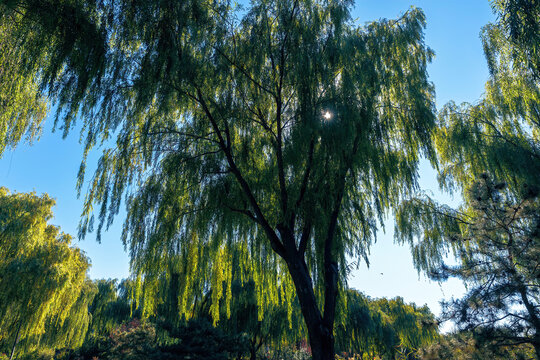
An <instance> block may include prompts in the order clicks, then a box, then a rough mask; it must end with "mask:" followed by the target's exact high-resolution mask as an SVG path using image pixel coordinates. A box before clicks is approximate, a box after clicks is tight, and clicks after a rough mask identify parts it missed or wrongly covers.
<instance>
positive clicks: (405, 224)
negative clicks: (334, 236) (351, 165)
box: [397, 0, 540, 358]
mask: <svg viewBox="0 0 540 360" xmlns="http://www.w3.org/2000/svg"><path fill="white" fill-rule="evenodd" d="M492 4H493V8H494V10H495V12H496V14H497V15H498V17H499V20H498V22H497V23H494V24H488V25H487V26H485V27H484V29H483V30H482V40H483V43H484V51H485V54H486V58H487V61H488V66H489V70H490V78H489V80H488V82H487V83H486V92H485V96H484V97H483V98H482V99H480V101H478V102H477V103H476V104H462V105H461V106H456V105H455V104H453V103H450V104H448V105H447V106H445V107H444V108H443V110H442V111H441V112H440V117H439V121H440V122H439V129H438V131H437V132H436V137H435V138H436V144H437V149H438V150H439V151H438V154H439V156H440V160H441V161H440V163H441V165H442V167H441V174H440V175H441V177H440V180H441V185H442V186H443V187H445V186H446V187H448V188H450V189H455V188H457V189H458V190H461V191H462V193H463V195H464V200H465V201H464V204H463V205H462V206H461V207H460V208H459V209H451V208H449V207H446V206H441V205H439V204H437V203H436V202H434V201H432V200H431V199H429V198H421V199H414V200H412V201H410V202H409V203H408V204H407V205H406V206H404V207H403V208H402V210H403V211H400V215H399V216H398V222H397V223H398V228H399V230H401V231H402V232H401V236H402V239H403V240H405V241H409V242H410V243H411V245H412V247H413V252H414V257H415V260H416V263H417V266H418V268H419V269H420V268H424V269H427V270H428V271H429V272H430V273H431V274H432V275H433V276H434V277H435V278H447V277H448V276H457V277H459V278H461V279H463V280H464V281H465V282H466V283H467V284H468V285H469V289H468V291H467V294H466V295H465V297H464V298H463V299H460V300H458V301H454V302H453V303H452V304H449V306H448V307H447V308H446V311H445V312H446V314H447V315H448V317H450V318H452V317H453V318H454V320H458V322H459V323H460V325H462V326H464V327H466V328H468V329H471V328H478V329H482V331H483V332H484V333H487V334H488V337H490V338H491V339H494V338H497V339H499V340H501V339H502V341H503V342H505V343H507V344H514V345H516V344H520V343H529V344H532V345H533V346H534V347H535V351H536V356H537V357H538V358H540V346H539V344H540V327H539V326H540V303H539V301H540V298H539V293H538V286H539V281H538V280H539V278H538V266H539V264H538V251H539V242H538V211H539V210H538V209H539V208H538V196H539V189H540V188H539V186H540V182H539V179H540V137H539V136H540V86H539V85H540V82H539V80H540V78H539V77H538V70H539V69H538V64H539V61H538V59H540V57H539V54H538V51H537V49H538V46H539V44H540V39H539V37H538V31H537V29H538V24H539V23H540V4H539V3H538V2H535V1H527V0H524V1H520V0H508V1H493V2H492ZM415 238H416V239H418V240H419V241H416V239H415ZM449 251H453V252H454V254H455V255H457V257H458V260H459V263H458V264H457V265H456V266H447V265H445V264H444V262H443V257H444V255H445V254H447V253H448V252H449ZM455 315H459V316H455ZM486 329H487V330H489V331H488V332H486V331H485V330H486ZM488 340H489V339H488Z"/></svg>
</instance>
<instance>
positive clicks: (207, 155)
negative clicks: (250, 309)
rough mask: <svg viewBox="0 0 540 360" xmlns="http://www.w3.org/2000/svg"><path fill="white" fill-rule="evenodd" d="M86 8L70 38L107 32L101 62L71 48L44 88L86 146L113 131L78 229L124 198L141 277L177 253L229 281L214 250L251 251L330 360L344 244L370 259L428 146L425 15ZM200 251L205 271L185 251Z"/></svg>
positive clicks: (200, 274)
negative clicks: (373, 18) (291, 295)
mask: <svg viewBox="0 0 540 360" xmlns="http://www.w3.org/2000/svg"><path fill="white" fill-rule="evenodd" d="M7 3H8V4H9V5H8V6H11V7H12V8H16V10H17V11H18V12H21V13H23V14H25V13H27V12H28V11H30V10H31V9H32V6H30V7H29V8H30V10H29V9H28V8H27V7H24V6H20V7H17V6H18V5H17V4H21V3H29V4H30V5H32V4H33V1H29V0H27V1H25V2H20V3H15V4H13V3H12V2H7ZM68 3H69V4H71V3H77V1H73V2H68ZM82 3H83V5H84V6H80V7H79V8H77V9H80V10H79V12H78V13H81V12H82V13H83V14H87V17H86V18H88V19H90V20H89V23H91V24H94V25H95V26H93V27H89V28H88V29H90V30H92V31H94V30H95V29H97V30H96V31H94V32H93V33H92V34H96V36H93V37H92V39H89V40H91V42H89V43H88V44H85V43H84V42H79V43H76V45H77V46H75V47H74V49H76V50H77V51H79V50H81V49H82V50H85V49H86V50H88V51H86V52H84V51H83V52H82V54H90V56H91V60H92V61H88V62H87V63H88V64H98V65H99V64H100V63H99V61H98V60H99V59H101V57H100V56H101V55H102V53H101V52H99V51H98V50H99V49H100V47H99V46H97V45H96V42H99V41H98V40H99V39H101V38H100V36H101V35H103V36H105V39H104V43H105V44H106V46H107V48H106V52H105V55H103V57H104V59H105V60H104V64H105V65H104V66H103V67H102V68H100V67H99V66H98V67H96V69H102V70H103V72H102V73H100V72H99V71H97V70H96V71H94V72H89V71H88V69H87V68H86V67H85V66H83V64H85V60H86V59H84V57H82V56H75V55H76V54H78V53H77V52H76V53H75V55H70V54H69V53H68V56H67V61H65V62H63V60H64V59H61V58H58V59H57V58H53V59H51V62H52V64H53V66H52V67H49V66H47V69H49V68H54V69H57V72H55V73H54V74H53V75H52V76H50V77H49V78H48V80H49V84H50V86H49V88H48V89H49V90H51V93H50V94H51V95H52V96H57V98H58V99H59V100H60V102H59V106H58V109H59V110H58V111H59V116H60V118H63V119H64V120H65V121H66V123H65V124H66V125H65V126H66V128H69V124H70V121H71V119H72V118H73V115H74V114H76V113H77V111H78V110H80V111H81V118H82V119H83V122H84V125H83V128H84V129H83V132H84V134H85V135H83V137H84V138H85V139H86V149H87V150H89V149H90V148H91V147H92V146H93V145H95V144H97V143H99V142H101V141H107V140H109V141H110V138H111V137H112V136H116V144H115V145H114V146H113V147H112V148H110V149H105V150H104V153H103V156H102V157H101V159H100V160H99V163H98V168H97V170H96V173H95V175H94V177H93V179H92V181H91V182H90V187H89V189H88V192H87V196H86V199H85V208H84V213H83V221H82V223H81V226H80V235H82V236H84V235H85V234H86V233H87V232H88V231H90V230H92V229H93V225H94V217H93V216H94V215H93V214H94V213H93V209H94V205H98V206H99V210H98V219H97V231H98V234H99V233H100V231H101V230H102V227H103V226H107V225H109V224H110V223H111V222H112V219H113V218H114V216H115V215H116V214H117V213H118V211H119V207H120V204H121V199H122V197H123V194H125V195H126V197H127V206H128V218H127V220H126V223H125V227H124V236H123V239H124V241H125V242H126V245H127V247H128V248H129V249H130V254H131V258H132V261H133V270H134V272H135V273H136V274H137V275H141V278H142V277H143V276H144V275H145V273H146V272H147V271H153V272H154V273H155V272H156V271H157V270H156V266H152V264H162V263H163V261H164V259H168V258H174V257H175V256H176V257H177V258H179V259H187V260H186V261H188V262H187V264H190V270H189V271H188V272H187V273H188V274H190V275H189V276H193V278H194V279H199V280H200V279H208V277H209V275H208V274H210V273H213V274H216V275H213V276H215V278H214V280H213V281H215V282H216V284H219V283H220V281H219V280H220V277H219V276H224V275H220V274H226V273H227V269H228V267H227V266H224V265H225V264H227V263H228V262H227V261H219V260H220V259H221V260H223V259H225V260H226V256H228V255H227V254H230V253H231V252H235V251H237V250H236V249H238V248H239V247H242V248H244V249H246V251H248V252H249V254H250V257H251V258H253V259H254V260H253V262H252V263H251V264H248V265H250V266H253V271H254V272H255V273H256V274H257V275H255V276H254V278H255V279H256V280H258V279H259V280H260V281H263V282H264V281H267V283H269V284H271V282H272V280H274V279H277V281H278V282H287V281H289V282H292V284H293V285H294V288H295V289H296V295H297V296H298V300H299V303H300V306H301V309H302V314H303V316H304V319H305V322H306V326H307V329H308V333H309V340H310V343H311V348H312V350H313V354H314V357H315V359H331V358H333V353H334V338H333V332H334V318H335V313H336V302H337V298H338V293H339V289H340V288H343V287H344V286H345V284H346V283H345V280H346V272H347V270H346V269H347V267H346V254H349V255H353V256H363V257H366V258H367V250H368V248H369V244H370V243H371V241H372V239H373V237H374V235H375V231H376V224H377V221H378V220H381V218H382V217H383V214H384V212H385V211H386V210H387V209H388V208H390V207H391V206H393V205H395V204H397V203H398V202H399V201H400V199H401V198H402V197H403V196H407V195H409V193H410V191H411V190H412V189H414V188H415V187H416V185H417V164H418V159H419V157H420V156H421V154H424V155H425V156H427V157H428V158H430V159H433V157H434V156H433V149H432V145H431V132H432V129H433V127H434V115H433V111H434V104H433V89H432V86H431V84H430V83H429V82H428V81H427V74H426V65H427V63H428V62H429V61H430V59H431V57H432V52H431V51H430V50H429V49H428V48H427V47H426V46H425V44H424V37H423V27H424V25H425V18H424V14H423V13H422V12H421V11H420V10H418V9H411V10H409V11H407V12H406V13H404V14H403V15H402V16H401V17H400V18H399V19H397V20H391V21H389V20H381V21H378V22H374V23H371V24H368V25H366V26H358V25H356V24H354V22H353V21H352V20H351V18H350V14H349V8H350V6H351V4H352V2H351V1H295V0H282V1H281V0H280V1H277V0H275V1H255V2H253V3H251V5H250V6H249V8H248V9H245V10H240V9H236V8H234V7H231V4H230V3H229V2H227V1H217V0H215V1H210V0H197V1H195V0H191V1H183V2H178V1H171V0H163V1H145V0H138V1H104V2H103V1H101V2H96V3H98V4H104V7H102V8H99V7H98V8H97V9H98V10H97V11H94V9H96V7H95V6H94V5H92V4H94V2H92V1H90V0H87V1H82ZM85 11H86V12H85ZM96 14H97V15H96ZM77 20H80V19H79V18H77ZM92 21H93V22H92ZM79 22H80V21H79ZM84 24H86V22H85V23H84ZM23 26H24V25H23ZM38 29H42V31H44V32H46V31H47V28H46V27H44V26H42V27H41V28H39V27H38ZM88 29H86V28H84V27H80V26H79V27H77V26H74V27H73V29H72V30H73V31H72V32H71V33H70V35H71V36H72V37H74V38H77V36H79V35H81V34H80V33H81V32H82V31H85V30H88ZM72 34H75V35H72ZM81 36H82V35H81ZM84 36H88V35H86V34H84ZM53 45H54V44H53ZM23 46H24V44H23ZM53 48H54V46H53ZM90 49H97V50H95V51H94V52H90ZM35 54H39V51H31V52H30V53H29V56H32V55H35ZM92 54H93V55H95V56H93V57H92ZM100 54H101V55H100ZM58 63H61V64H64V65H65V66H63V67H62V66H54V64H56V65H58ZM46 64H49V63H48V62H46ZM88 66H89V65H88ZM92 69H94V68H92ZM62 71H65V73H63V72H62ZM45 74H47V72H46V71H45ZM77 80H82V81H79V82H77ZM77 84H79V85H81V86H82V88H83V89H86V90H87V91H82V92H81V91H78V90H79V89H80V87H77V86H75V85H77ZM85 86H86V88H85ZM83 163H84V161H83ZM83 177H84V166H83V167H82V168H81V173H80V179H81V181H80V183H79V184H80V185H81V186H82V184H83V181H82V179H83ZM98 236H99V235H98ZM192 248H193V249H192ZM199 249H205V250H204V251H207V252H206V253H205V254H206V255H207V256H210V258H208V259H207V260H205V263H204V266H203V265H201V266H199V265H200V264H193V263H189V258H188V256H187V255H186V254H190V252H191V253H194V252H197V251H198V250H199ZM201 251H202V250H201ZM164 254H167V256H164ZM199 259H204V258H203V257H199ZM180 263H181V264H182V261H180ZM182 266H184V265H182ZM287 274H288V275H287ZM184 281H185V282H184V283H187V284H191V286H194V284H199V285H200V286H204V284H207V282H204V281H191V280H189V281H188V279H184ZM272 291H273V290H272V287H269V288H268V289H267V288H264V291H262V292H261V293H259V294H258V296H259V297H264V296H266V297H271V296H275V295H272V293H271V292H272Z"/></svg>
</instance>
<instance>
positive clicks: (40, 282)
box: [0, 188, 91, 358]
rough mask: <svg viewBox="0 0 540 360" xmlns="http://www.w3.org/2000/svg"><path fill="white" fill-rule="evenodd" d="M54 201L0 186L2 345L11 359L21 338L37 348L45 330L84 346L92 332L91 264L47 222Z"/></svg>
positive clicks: (54, 339) (59, 341)
mask: <svg viewBox="0 0 540 360" xmlns="http://www.w3.org/2000/svg"><path fill="white" fill-rule="evenodd" d="M53 205H54V200H52V199H51V198H49V197H48V196H47V195H43V196H42V197H38V196H36V195H35V194H33V193H31V194H17V193H15V194H10V193H9V191H8V190H7V189H5V188H0V229H1V233H0V289H2V291H1V292H0V346H1V347H2V348H3V349H6V350H9V353H10V354H11V355H10V357H11V358H13V356H14V354H15V351H16V346H17V345H18V343H19V342H21V341H22V342H23V344H24V348H25V350H29V349H30V350H31V349H32V348H33V347H35V346H37V345H38V344H39V342H40V340H41V338H42V336H43V334H44V333H45V332H47V335H45V336H44V337H45V338H48V339H49V340H51V343H52V344H53V345H63V346H71V345H74V346H77V345H80V343H81V342H82V340H83V339H84V335H85V333H86V327H87V325H88V321H89V314H88V311H87V309H85V306H84V305H85V304H87V302H88V299H89V297H90V296H91V294H89V292H91V291H89V290H88V283H87V280H86V271H87V269H88V267H89V262H88V259H87V258H86V256H84V254H83V253H82V252H81V251H80V250H79V249H77V248H74V247H71V246H70V241H71V237H70V236H69V235H67V234H64V233H61V232H60V230H59V229H58V228H57V227H55V226H53V225H48V224H47V221H48V220H50V219H51V218H52V211H51V207H52V206H53ZM90 298H91V297H90ZM68 316H73V317H74V318H73V319H69V320H67V321H66V319H67V318H68ZM48 325H49V326H48ZM49 331H50V332H51V334H49V333H48V332H49Z"/></svg>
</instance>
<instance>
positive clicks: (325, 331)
mask: <svg viewBox="0 0 540 360" xmlns="http://www.w3.org/2000/svg"><path fill="white" fill-rule="evenodd" d="M289 260H290V261H287V265H288V267H289V272H290V274H291V277H292V279H293V282H294V286H295V288H296V294H297V296H298V300H299V302H300V308H301V310H302V315H303V316H304V320H305V322H306V326H307V330H308V336H309V345H310V346H311V353H312V356H313V360H334V334H333V325H334V318H333V316H331V318H330V317H326V318H325V321H323V316H322V315H321V311H320V310H319V307H318V305H317V301H316V298H315V293H314V290H313V284H312V281H311V276H310V275H309V271H308V268H307V265H306V263H305V261H304V259H302V258H301V257H299V256H295V257H293V258H292V259H289ZM327 290H328V289H327ZM332 315H333V313H332Z"/></svg>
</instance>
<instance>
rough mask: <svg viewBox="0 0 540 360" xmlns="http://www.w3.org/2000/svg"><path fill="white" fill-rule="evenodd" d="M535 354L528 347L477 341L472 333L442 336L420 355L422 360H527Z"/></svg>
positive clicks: (421, 350) (423, 349) (421, 351)
mask: <svg viewBox="0 0 540 360" xmlns="http://www.w3.org/2000/svg"><path fill="white" fill-rule="evenodd" d="M533 353H534V351H533V350H532V349H531V348H530V347H529V346H527V345H521V346H518V347H516V346H500V344H493V343H491V342H486V341H485V339H484V340H482V341H477V340H476V339H475V336H474V334H473V333H470V332H456V333H451V334H446V335H443V336H441V338H440V339H439V340H438V341H436V342H434V343H433V344H431V345H430V346H427V347H424V348H422V349H420V351H419V353H418V355H419V358H420V359H421V360H439V359H448V360H470V359H474V360H490V359H508V360H525V359H531V358H532V356H534V355H533Z"/></svg>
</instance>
